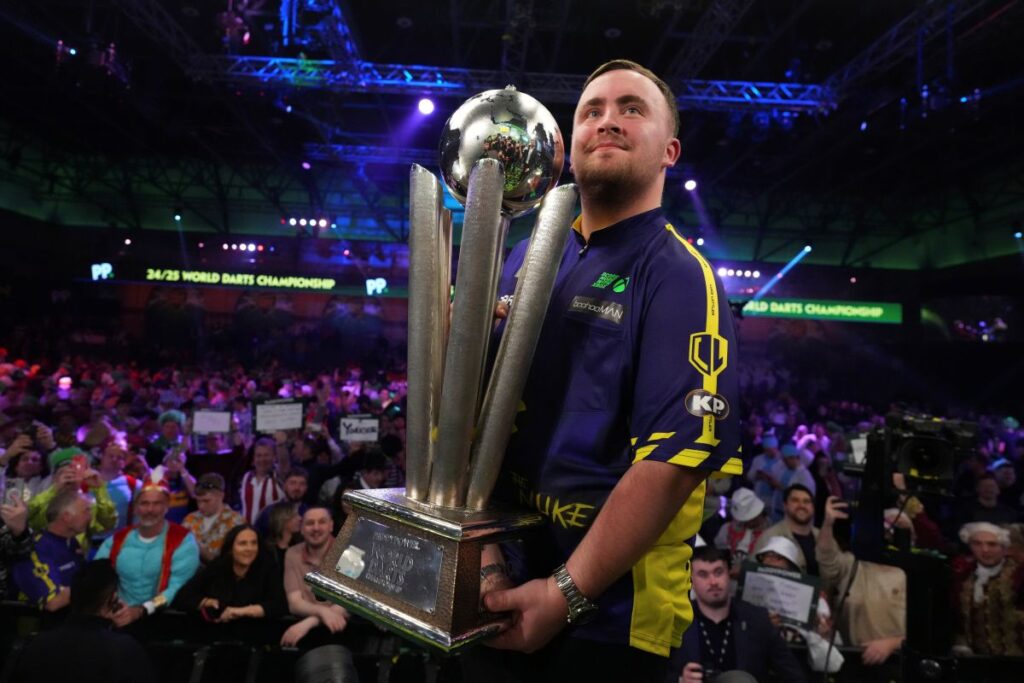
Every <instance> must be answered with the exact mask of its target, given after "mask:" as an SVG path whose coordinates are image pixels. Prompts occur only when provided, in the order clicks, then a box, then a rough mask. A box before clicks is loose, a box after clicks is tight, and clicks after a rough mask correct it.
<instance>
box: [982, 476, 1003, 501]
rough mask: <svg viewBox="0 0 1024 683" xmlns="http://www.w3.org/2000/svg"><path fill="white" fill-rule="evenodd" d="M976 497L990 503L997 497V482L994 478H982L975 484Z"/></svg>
mask: <svg viewBox="0 0 1024 683" xmlns="http://www.w3.org/2000/svg"><path fill="white" fill-rule="evenodd" d="M977 491H978V499H979V500H983V501H985V502H988V503H991V502H992V501H994V500H996V499H997V498H999V484H997V483H996V480H995V479H990V478H989V479H982V480H981V481H979V482H978V485H977Z"/></svg>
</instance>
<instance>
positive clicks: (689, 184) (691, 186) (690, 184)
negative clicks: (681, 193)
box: [683, 178, 697, 192]
mask: <svg viewBox="0 0 1024 683" xmlns="http://www.w3.org/2000/svg"><path fill="white" fill-rule="evenodd" d="M683 189H684V190H686V191H687V192H693V191H694V190H696V189H697V181H696V180H694V179H693V178H690V179H689V180H687V181H686V182H685V183H683Z"/></svg>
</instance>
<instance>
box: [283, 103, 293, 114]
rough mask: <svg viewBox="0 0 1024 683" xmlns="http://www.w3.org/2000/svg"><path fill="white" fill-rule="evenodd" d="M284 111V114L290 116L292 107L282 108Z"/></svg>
mask: <svg viewBox="0 0 1024 683" xmlns="http://www.w3.org/2000/svg"><path fill="white" fill-rule="evenodd" d="M284 111H285V113H286V114H291V113H292V105H290V104H289V105H288V106H286V107H285V108H284Z"/></svg>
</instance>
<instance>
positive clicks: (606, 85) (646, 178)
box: [570, 69, 679, 190]
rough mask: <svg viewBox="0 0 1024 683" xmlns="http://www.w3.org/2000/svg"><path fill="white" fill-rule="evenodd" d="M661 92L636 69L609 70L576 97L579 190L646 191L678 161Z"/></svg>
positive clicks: (575, 169) (575, 160) (574, 169)
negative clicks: (661, 174) (617, 189)
mask: <svg viewBox="0 0 1024 683" xmlns="http://www.w3.org/2000/svg"><path fill="white" fill-rule="evenodd" d="M670 120H672V116H671V113H670V112H669V111H668V103H667V102H665V98H664V97H663V96H662V94H661V91H659V90H658V86H656V85H655V84H654V83H653V82H652V81H651V80H650V79H648V78H647V77H646V76H643V75H642V74H640V73H638V72H636V71H626V70H621V69H620V70H616V71H609V72H608V73H605V74H602V75H600V76H598V77H597V78H595V79H594V80H593V81H592V82H591V83H590V85H588V86H587V88H586V90H584V91H583V94H582V95H581V96H580V101H579V104H578V105H577V106H576V112H575V114H574V115H573V131H572V155H571V157H570V158H571V160H572V172H573V175H574V176H575V178H576V182H577V183H578V184H579V185H580V187H581V189H586V188H590V187H599V186H606V187H614V188H619V189H626V190H628V189H638V188H646V187H647V186H649V185H650V184H651V183H653V182H655V179H656V178H657V177H658V176H659V174H660V173H661V172H662V171H663V170H664V169H665V168H667V167H669V166H672V165H673V164H674V163H675V161H676V159H677V158H678V157H679V143H678V141H677V140H675V138H673V137H672V125H673V124H670V123H669V122H670Z"/></svg>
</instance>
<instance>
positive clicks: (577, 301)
mask: <svg viewBox="0 0 1024 683" xmlns="http://www.w3.org/2000/svg"><path fill="white" fill-rule="evenodd" d="M569 310H570V311H575V312H576V313H584V314H586V315H592V316H595V317H598V318H601V319H602V320H607V321H609V322H613V323H615V324H616V325H621V324H622V317H623V315H624V314H625V312H626V309H625V308H624V307H623V305H622V304H617V303H615V302H614V301H602V300H601V299H594V298H591V297H589V296H575V297H573V299H572V302H571V303H570V304H569Z"/></svg>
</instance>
